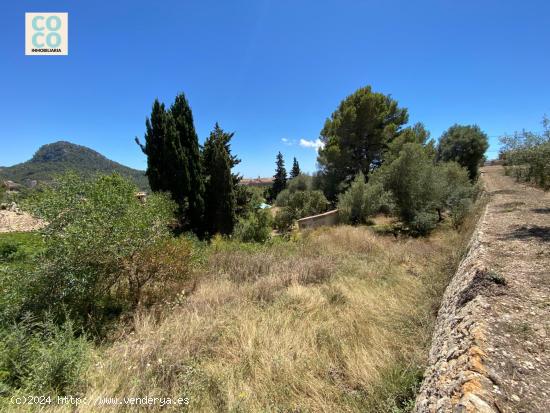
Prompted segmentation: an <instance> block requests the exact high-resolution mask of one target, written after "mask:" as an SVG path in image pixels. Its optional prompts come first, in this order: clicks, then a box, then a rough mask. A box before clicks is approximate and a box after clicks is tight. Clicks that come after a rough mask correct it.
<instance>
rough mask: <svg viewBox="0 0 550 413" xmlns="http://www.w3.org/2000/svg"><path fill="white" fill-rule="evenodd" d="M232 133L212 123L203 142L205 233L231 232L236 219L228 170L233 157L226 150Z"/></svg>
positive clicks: (233, 194)
mask: <svg viewBox="0 0 550 413" xmlns="http://www.w3.org/2000/svg"><path fill="white" fill-rule="evenodd" d="M232 136H233V134H229V133H226V132H224V131H223V129H221V128H220V127H219V125H218V124H216V126H215V127H214V130H213V131H212V132H211V133H210V136H209V137H208V139H207V140H206V142H205V144H204V149H203V154H202V162H203V169H204V176H205V200H206V207H205V214H204V216H205V221H204V229H205V231H206V232H207V233H208V234H209V235H214V234H218V233H219V234H224V235H228V234H231V233H232V232H233V227H234V226H235V222H236V214H235V208H236V200H235V180H234V176H233V174H232V173H231V167H232V165H233V158H232V156H231V154H230V152H229V141H230V139H231V137H232Z"/></svg>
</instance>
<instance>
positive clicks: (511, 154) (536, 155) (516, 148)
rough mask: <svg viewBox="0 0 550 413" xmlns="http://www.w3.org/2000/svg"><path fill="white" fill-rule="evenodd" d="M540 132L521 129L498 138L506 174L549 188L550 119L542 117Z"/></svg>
mask: <svg viewBox="0 0 550 413" xmlns="http://www.w3.org/2000/svg"><path fill="white" fill-rule="evenodd" d="M542 124H543V128H544V131H543V132H542V133H541V134H537V133H533V132H527V131H523V132H521V133H518V132H516V133H515V134H514V135H512V136H502V137H501V138H500V141H501V143H502V144H503V148H502V150H501V157H502V158H503V159H504V161H505V170H506V173H507V175H511V176H514V177H515V178H516V180H518V181H523V182H533V183H535V184H536V185H538V186H540V187H541V188H544V189H549V188H550V119H548V118H547V117H544V118H543V121H542Z"/></svg>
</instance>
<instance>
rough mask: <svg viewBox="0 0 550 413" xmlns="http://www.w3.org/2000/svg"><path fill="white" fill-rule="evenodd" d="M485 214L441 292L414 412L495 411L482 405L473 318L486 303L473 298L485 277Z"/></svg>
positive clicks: (479, 335) (479, 331)
mask: <svg viewBox="0 0 550 413" xmlns="http://www.w3.org/2000/svg"><path fill="white" fill-rule="evenodd" d="M486 214H487V209H486V208H485V210H484V212H483V213H482V216H481V217H480V220H479V223H478V225H477V227H476V229H475V231H474V234H473V236H472V238H471V240H470V244H469V246H468V253H467V255H466V256H465V258H464V259H463V260H462V262H461V264H460V266H459V268H458V270H457V272H456V274H455V276H454V277H453V279H452V280H451V282H450V284H449V286H448V287H447V289H446V291H445V295H444V297H443V301H442V304H441V307H440V309H439V313H438V316H437V323H436V328H435V331H434V335H433V339H432V347H431V350H430V355H429V360H428V364H429V368H428V369H427V371H426V373H425V379H424V382H423V384H422V387H421V389H420V393H419V395H418V397H417V401H416V407H415V410H414V411H415V412H455V411H457V412H462V411H464V412H468V411H482V412H494V411H495V410H493V409H492V407H491V402H487V401H486V398H487V396H488V393H487V389H488V388H490V387H491V383H490V380H488V379H487V371H486V370H485V368H484V366H483V363H482V362H481V360H482V357H483V350H482V348H483V341H484V337H485V331H484V327H483V325H482V323H481V322H480V321H481V320H479V319H478V318H477V317H476V314H477V313H478V312H480V311H481V310H482V309H483V307H484V306H485V305H486V303H485V302H484V297H483V296H482V295H475V296H474V294H475V290H476V288H477V284H479V282H480V281H479V280H480V279H482V277H483V276H484V272H485V269H484V268H483V266H482V264H481V263H482V261H483V255H484V246H483V244H482V242H481V239H482V237H483V230H482V225H481V223H482V222H483V221H484V220H485V216H486Z"/></svg>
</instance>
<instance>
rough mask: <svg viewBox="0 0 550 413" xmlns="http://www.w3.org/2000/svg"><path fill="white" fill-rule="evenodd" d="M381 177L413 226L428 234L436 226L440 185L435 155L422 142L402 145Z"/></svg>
mask: <svg viewBox="0 0 550 413" xmlns="http://www.w3.org/2000/svg"><path fill="white" fill-rule="evenodd" d="M377 178H378V177H377ZM380 179H381V180H382V182H384V187H385V189H386V190H388V191H390V192H391V194H392V197H393V199H394V200H395V205H396V208H397V212H398V214H399V216H400V218H401V219H402V221H403V222H405V223H406V224H407V225H408V226H409V227H410V228H411V230H413V231H414V232H418V233H420V234H425V233H427V232H429V231H430V230H431V229H433V228H434V227H435V225H436V223H437V220H438V216H437V213H436V211H437V207H438V205H439V202H440V199H441V194H440V193H439V191H438V189H439V188H440V185H439V184H438V176H437V174H436V171H435V167H434V165H433V162H432V159H431V158H430V157H429V155H428V153H427V151H426V149H425V148H424V147H423V146H422V145H419V144H417V143H407V144H405V145H403V149H402V150H401V152H400V155H399V157H398V158H397V159H396V160H395V161H394V162H392V163H391V164H389V165H385V166H384V167H383V168H382V169H381V170H380Z"/></svg>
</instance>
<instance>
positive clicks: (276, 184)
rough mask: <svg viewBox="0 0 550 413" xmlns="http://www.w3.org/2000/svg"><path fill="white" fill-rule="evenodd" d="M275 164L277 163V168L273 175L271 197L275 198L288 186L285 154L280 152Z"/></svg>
mask: <svg viewBox="0 0 550 413" xmlns="http://www.w3.org/2000/svg"><path fill="white" fill-rule="evenodd" d="M275 164H276V165H277V167H276V169H275V175H274V176H273V184H272V186H271V191H270V195H271V199H272V200H274V199H276V198H277V195H279V192H281V191H282V190H283V189H285V188H286V169H285V161H284V159H283V154H282V153H281V152H279V153H278V154H277V160H276V161H275Z"/></svg>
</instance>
